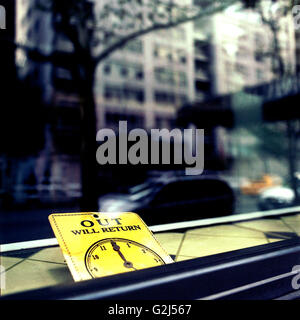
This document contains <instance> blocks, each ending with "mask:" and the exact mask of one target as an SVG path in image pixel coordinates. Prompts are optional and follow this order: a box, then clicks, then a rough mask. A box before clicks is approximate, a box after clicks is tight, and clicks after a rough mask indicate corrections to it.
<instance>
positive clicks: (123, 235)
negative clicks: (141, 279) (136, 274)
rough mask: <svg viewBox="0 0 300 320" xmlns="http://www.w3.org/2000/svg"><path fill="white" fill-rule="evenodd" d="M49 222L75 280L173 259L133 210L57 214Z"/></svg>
mask: <svg viewBox="0 0 300 320" xmlns="http://www.w3.org/2000/svg"><path fill="white" fill-rule="evenodd" d="M49 221H50V223H51V227H52V229H53V231H54V233H55V236H56V238H57V240H58V243H59V245H60V248H61V250H62V252H63V255H64V257H65V259H66V262H67V264H68V267H69V269H70V271H71V273H72V276H73V278H74V280H75V281H81V280H87V279H91V278H98V277H104V276H108V275H112V274H117V273H123V272H129V271H135V270H140V269H144V268H149V267H154V266H159V265H163V264H166V263H171V262H173V260H172V258H171V257H170V256H169V255H168V254H167V253H166V251H165V250H164V249H163V248H162V247H161V245H160V244H159V243H158V241H157V240H156V239H155V238H154V236H153V234H152V232H151V231H150V230H149V229H148V227H147V226H146V224H145V223H144V221H143V220H142V219H141V218H140V217H139V216H138V215H137V214H136V213H132V212H118V213H102V212H82V213H58V214H51V215H50V216H49Z"/></svg>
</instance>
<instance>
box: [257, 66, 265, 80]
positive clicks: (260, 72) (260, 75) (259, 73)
mask: <svg viewBox="0 0 300 320" xmlns="http://www.w3.org/2000/svg"><path fill="white" fill-rule="evenodd" d="M256 78H257V80H258V81H262V80H264V78H265V77H264V72H263V70H261V69H257V70H256Z"/></svg>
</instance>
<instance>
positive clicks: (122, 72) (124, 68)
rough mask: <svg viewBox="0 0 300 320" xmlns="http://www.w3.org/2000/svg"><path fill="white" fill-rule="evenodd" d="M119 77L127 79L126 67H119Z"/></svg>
mask: <svg viewBox="0 0 300 320" xmlns="http://www.w3.org/2000/svg"><path fill="white" fill-rule="evenodd" d="M120 75H121V76H122V77H124V78H125V77H127V76H128V69H127V68H126V67H121V69H120Z"/></svg>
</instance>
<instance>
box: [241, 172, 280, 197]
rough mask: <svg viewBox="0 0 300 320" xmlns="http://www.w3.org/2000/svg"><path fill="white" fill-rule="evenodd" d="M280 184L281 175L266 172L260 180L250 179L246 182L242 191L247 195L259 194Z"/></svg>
mask: <svg viewBox="0 0 300 320" xmlns="http://www.w3.org/2000/svg"><path fill="white" fill-rule="evenodd" d="M280 184H281V179H280V177H278V176H272V175H268V174H265V175H263V176H262V178H261V179H260V180H252V181H251V180H249V181H247V182H245V183H244V184H243V185H242V187H241V192H242V194H245V195H258V194H259V193H260V192H261V191H262V190H264V189H266V188H269V187H275V186H278V185H280Z"/></svg>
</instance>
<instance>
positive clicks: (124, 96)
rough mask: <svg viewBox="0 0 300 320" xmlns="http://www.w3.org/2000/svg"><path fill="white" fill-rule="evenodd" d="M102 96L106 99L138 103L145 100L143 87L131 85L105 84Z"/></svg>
mask: <svg viewBox="0 0 300 320" xmlns="http://www.w3.org/2000/svg"><path fill="white" fill-rule="evenodd" d="M104 97H105V98H106V99H108V100H110V99H116V100H119V101H121V100H131V101H136V102H139V103H143V102H144V101H145V94H144V90H143V89H138V88H132V87H126V88H124V87H121V86H113V85H107V86H105V88H104Z"/></svg>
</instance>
